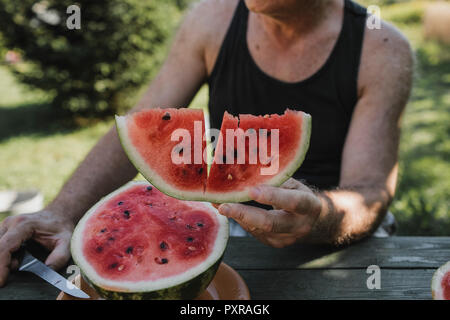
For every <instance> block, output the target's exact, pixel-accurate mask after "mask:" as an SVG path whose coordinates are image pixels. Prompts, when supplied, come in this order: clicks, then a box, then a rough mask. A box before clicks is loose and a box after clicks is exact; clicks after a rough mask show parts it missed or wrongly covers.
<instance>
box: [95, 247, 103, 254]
mask: <svg viewBox="0 0 450 320" xmlns="http://www.w3.org/2000/svg"><path fill="white" fill-rule="evenodd" d="M95 251H97V252H98V253H100V252H102V251H103V247H97V248H96V249H95Z"/></svg>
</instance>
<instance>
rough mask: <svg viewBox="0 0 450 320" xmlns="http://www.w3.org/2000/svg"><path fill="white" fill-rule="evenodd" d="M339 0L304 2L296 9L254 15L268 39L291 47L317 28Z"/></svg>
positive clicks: (309, 0)
mask: <svg viewBox="0 0 450 320" xmlns="http://www.w3.org/2000/svg"><path fill="white" fill-rule="evenodd" d="M339 2H340V1H337V0H303V1H298V3H297V4H296V6H295V7H292V8H286V10H284V11H283V12H276V13H273V14H270V15H269V14H260V13H254V14H255V18H256V20H257V22H258V23H259V24H260V25H261V27H262V28H263V30H264V32H265V33H266V34H267V36H268V37H270V38H271V39H273V40H274V41H275V42H276V43H278V44H279V45H281V46H284V45H289V44H292V43H293V42H295V40H296V39H298V38H300V37H303V36H304V35H305V34H307V33H309V32H311V31H312V30H314V29H315V28H317V27H318V26H319V25H320V24H321V23H322V22H323V21H324V20H325V18H326V17H327V15H328V14H329V13H330V12H333V9H335V7H336V6H337V5H339Z"/></svg>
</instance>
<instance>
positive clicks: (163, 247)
mask: <svg viewBox="0 0 450 320" xmlns="http://www.w3.org/2000/svg"><path fill="white" fill-rule="evenodd" d="M159 247H160V248H161V249H162V250H166V249H167V248H168V247H169V246H168V245H167V243H166V242H165V241H163V242H161V243H160V244H159Z"/></svg>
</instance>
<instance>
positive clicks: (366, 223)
mask: <svg viewBox="0 0 450 320" xmlns="http://www.w3.org/2000/svg"><path fill="white" fill-rule="evenodd" d="M317 195H318V196H319V197H320V199H321V201H322V211H321V213H320V215H319V218H318V220H317V222H316V223H315V225H314V227H313V230H312V232H311V233H310V236H309V237H308V239H307V240H308V241H309V242H315V243H331V244H334V245H341V244H349V243H351V242H354V241H357V240H360V239H361V238H363V237H365V236H367V235H369V234H371V233H372V232H373V231H375V229H376V228H377V227H378V226H379V224H380V223H381V221H382V219H383V218H384V216H385V214H386V212H387V208H388V206H389V204H390V202H391V198H392V197H391V196H390V194H389V192H388V191H387V190H386V188H383V187H354V188H351V187H348V188H342V189H337V190H332V191H322V192H318V193H317Z"/></svg>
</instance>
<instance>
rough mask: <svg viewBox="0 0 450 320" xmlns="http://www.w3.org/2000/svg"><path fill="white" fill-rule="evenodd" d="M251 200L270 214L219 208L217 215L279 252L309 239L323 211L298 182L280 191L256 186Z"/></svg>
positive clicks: (249, 208)
mask: <svg viewBox="0 0 450 320" xmlns="http://www.w3.org/2000/svg"><path fill="white" fill-rule="evenodd" d="M250 195H251V197H252V199H253V200H255V201H257V202H259V203H263V204H267V205H271V206H273V208H274V209H273V210H264V209H261V208H257V207H253V206H248V205H243V204H222V205H221V206H219V212H220V213H221V214H222V215H224V216H226V217H229V218H233V219H234V220H236V221H237V222H238V223H239V224H240V225H241V226H242V228H244V229H245V230H247V231H248V232H250V233H251V234H252V235H253V236H255V237H256V238H257V239H259V240H260V241H262V242H263V243H266V244H268V245H270V246H273V247H276V248H281V247H285V246H288V245H291V244H293V243H295V242H297V241H298V240H300V239H303V238H305V237H307V236H308V235H309V233H310V232H311V230H312V229H313V227H314V224H315V223H316V221H317V219H318V217H319V215H320V212H321V210H322V201H321V199H320V198H319V197H318V196H316V195H315V194H314V193H313V192H312V191H311V189H309V188H308V187H307V186H305V185H304V184H302V183H301V182H299V181H297V180H294V179H289V180H288V181H286V182H285V183H284V184H283V185H282V186H281V187H279V188H276V187H269V186H258V187H256V188H253V189H252V190H251V193H250Z"/></svg>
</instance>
